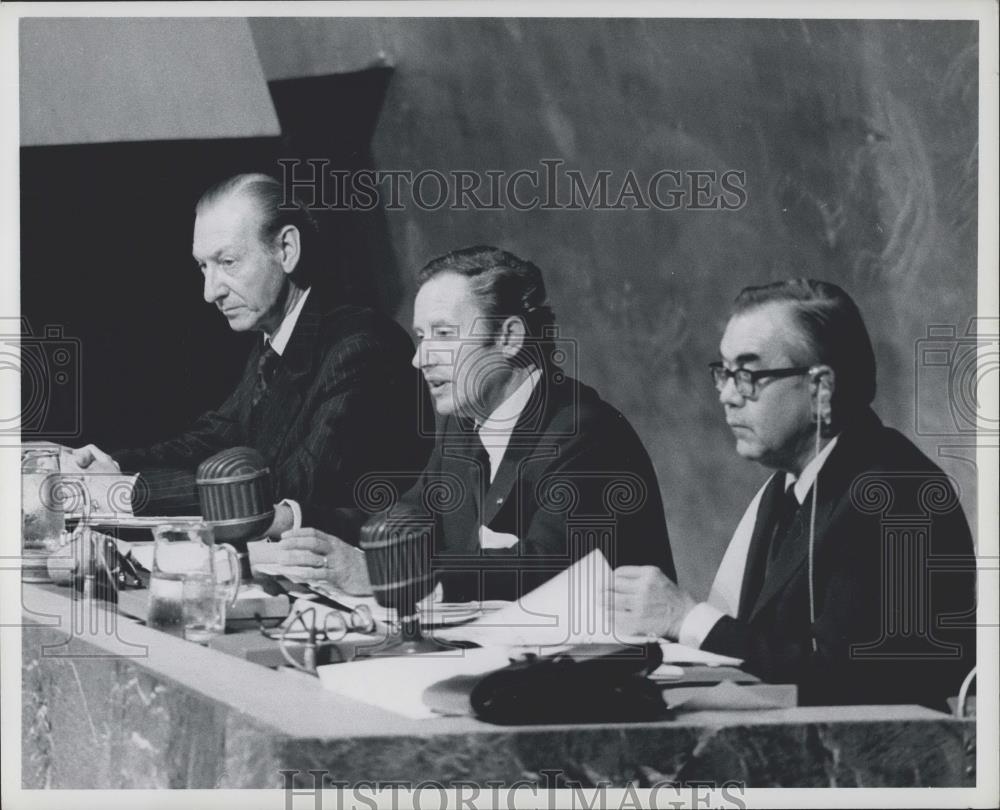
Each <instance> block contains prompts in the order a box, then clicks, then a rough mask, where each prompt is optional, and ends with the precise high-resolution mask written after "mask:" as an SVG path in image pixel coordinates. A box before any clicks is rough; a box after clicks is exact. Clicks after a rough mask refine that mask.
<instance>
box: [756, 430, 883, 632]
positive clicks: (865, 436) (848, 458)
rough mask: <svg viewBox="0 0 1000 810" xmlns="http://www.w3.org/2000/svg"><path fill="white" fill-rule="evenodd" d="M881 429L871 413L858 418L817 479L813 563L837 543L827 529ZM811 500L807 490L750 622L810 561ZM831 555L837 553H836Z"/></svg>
mask: <svg viewBox="0 0 1000 810" xmlns="http://www.w3.org/2000/svg"><path fill="white" fill-rule="evenodd" d="M880 425H881V423H880V422H879V421H878V417H876V416H875V414H874V413H872V412H871V411H868V412H867V413H866V414H863V415H861V416H859V417H858V418H857V419H856V420H855V423H854V424H853V425H852V426H851V427H850V428H849V429H848V430H846V431H844V433H842V434H841V437H840V438H839V439H838V440H837V446H836V447H834V448H833V451H832V452H831V453H830V457H829V458H828V459H827V460H826V462H825V463H824V464H823V467H822V469H821V470H820V472H819V475H818V476H817V479H816V483H815V484H814V487H818V492H819V500H818V501H817V503H816V535H815V547H814V549H813V557H814V559H817V560H818V559H819V558H820V556H821V555H822V554H825V553H826V552H827V551H828V546H829V545H830V544H831V543H832V542H834V541H835V540H836V538H834V537H831V536H829V535H828V534H827V529H828V528H829V526H830V525H831V523H832V519H833V516H834V511H835V510H836V508H837V506H838V505H839V504H840V503H842V501H843V500H844V497H845V495H846V494H847V493H848V492H849V490H850V486H851V483H852V481H853V479H854V477H855V475H856V474H857V472H858V471H859V470H860V469H862V468H863V466H864V458H865V453H866V450H867V447H868V444H869V436H870V435H871V433H872V431H873V430H874V429H877V427H879V426H880ZM812 498H813V491H812V490H810V492H809V493H808V494H807V496H806V499H805V502H804V503H803V504H802V507H801V508H800V509H799V511H798V513H797V514H796V516H795V522H794V523H793V524H792V528H791V529H790V531H789V536H788V537H786V538H785V542H784V544H783V545H782V547H781V552H780V553H779V555H778V557H777V558H775V560H774V561H773V562H772V564H771V566H770V570H769V571H768V572H767V577H766V578H765V580H764V586H763V588H762V589H761V592H760V596H759V597H758V598H757V600H756V603H755V604H754V606H753V610H752V612H751V614H750V618H753V617H754V616H756V615H757V614H758V613H759V612H760V610H761V609H762V608H763V607H764V606H765V605H766V604H767V603H768V602H769V601H770V600H772V599H774V598H775V597H776V596H778V595H779V594H781V593H782V592H783V591H784V590H785V586H786V585H787V584H788V582H789V581H790V580H791V579H792V578H793V577H794V576H796V574H797V573H798V572H799V570H800V569H802V568H803V567H804V566H805V564H806V561H807V560H808V558H809V523H810V517H811V514H810V513H811V510H812ZM833 551H834V552H836V549H833ZM741 603H742V599H741ZM741 607H742V604H741ZM741 615H742V614H741Z"/></svg>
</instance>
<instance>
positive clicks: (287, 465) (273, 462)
mask: <svg viewBox="0 0 1000 810" xmlns="http://www.w3.org/2000/svg"><path fill="white" fill-rule="evenodd" d="M262 350H263V340H261V341H260V342H259V343H258V344H256V346H255V347H254V349H253V350H252V351H251V352H250V356H249V358H248V359H247V363H246V368H245V369H244V373H243V377H242V379H241V380H240V383H239V384H238V385H237V387H236V389H235V390H234V391H233V393H232V394H231V395H230V396H229V398H228V399H226V401H225V402H223V403H222V405H221V406H220V407H219V408H218V409H217V410H213V411H209V412H207V413H205V414H203V415H202V416H201V417H200V418H199V419H198V420H197V422H196V423H195V424H194V425H193V426H192V428H191V429H190V430H188V431H187V432H186V433H183V434H181V435H179V436H177V437H175V438H172V439H169V440H168V441H164V442H161V443H160V444H156V445H153V446H152V447H148V448H144V449H138V450H125V451H121V452H118V453H115V454H114V457H115V459H116V460H117V461H118V463H119V465H120V466H121V468H122V469H123V470H131V471H139V472H142V473H143V475H142V480H143V481H144V483H145V485H146V492H145V493H143V492H139V493H138V494H137V496H136V497H137V498H138V499H140V500H141V499H142V498H143V497H144V496H148V502H147V503H146V504H145V505H144V506H143V508H142V510H141V511H144V512H146V513H149V514H185V513H187V514H197V513H198V512H199V505H198V498H197V492H196V489H195V484H194V472H195V470H196V469H197V466H198V464H199V463H200V462H202V461H203V460H204V459H206V458H207V457H209V456H211V455H212V454H213V453H216V452H218V451H219V450H223V449H225V448H228V447H235V446H244V445H245V446H250V447H253V448H255V449H257V450H258V451H259V452H260V453H261V454H262V455H263V457H264V459H265V460H266V461H267V463H268V464H269V466H270V468H271V474H272V478H273V483H274V489H275V493H274V494H275V498H276V499H280V498H291V499H294V500H296V501H298V503H299V504H300V505H301V507H302V513H303V514H302V519H303V524H304V525H306V526H315V527H317V528H320V529H323V530H325V531H328V532H331V533H333V534H342V533H348V534H349V533H350V532H351V528H352V527H353V529H354V530H356V525H357V523H359V522H360V521H358V520H357V515H356V513H355V511H354V507H355V505H356V504H355V497H354V487H355V484H356V483H357V481H358V480H359V479H360V478H361V477H362V476H364V475H365V474H366V473H369V472H371V471H385V470H395V471H398V470H413V471H419V470H420V469H421V468H422V467H423V465H424V463H425V462H426V459H427V456H428V454H429V452H430V447H431V441H430V438H429V437H428V438H426V439H425V438H422V437H421V431H420V430H419V426H418V417H419V415H420V413H421V412H426V411H427V410H428V408H429V406H428V405H424V406H423V407H421V398H426V396H427V394H426V389H425V388H424V385H423V381H422V380H420V378H419V375H418V374H417V372H416V371H415V370H414V369H413V368H411V367H410V359H411V357H412V354H413V345H412V343H411V342H410V339H409V337H408V336H407V335H406V333H405V332H404V331H403V330H402V328H400V327H399V326H398V325H397V324H396V323H395V322H394V321H392V320H391V319H389V318H387V317H385V316H383V315H380V314H379V313H377V312H375V311H373V310H370V309H364V308H360V307H355V306H350V305H337V304H335V303H331V301H330V297H328V296H327V295H325V294H324V292H323V290H321V289H318V288H317V287H313V290H312V292H311V293H310V295H309V298H308V299H307V300H306V304H305V306H304V307H303V310H302V312H301V314H300V316H299V320H298V321H297V323H296V325H295V329H294V331H293V332H292V335H291V338H290V340H289V341H288V345H287V346H286V348H285V352H284V354H283V355H282V357H281V359H280V363H279V365H278V368H277V371H276V373H275V376H274V378H273V380H272V381H271V383H270V385H269V387H268V390H267V393H266V395H265V397H264V398H263V399H262V400H261V402H260V403H259V404H258V406H257V408H256V409H255V410H254V412H253V413H251V407H250V403H251V397H252V395H253V390H254V385H255V381H256V374H257V361H258V358H259V357H260V353H261V351H262Z"/></svg>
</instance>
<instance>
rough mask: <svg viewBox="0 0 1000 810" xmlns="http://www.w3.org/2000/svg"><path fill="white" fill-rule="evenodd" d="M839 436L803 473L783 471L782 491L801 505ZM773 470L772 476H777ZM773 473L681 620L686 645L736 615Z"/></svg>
mask: <svg viewBox="0 0 1000 810" xmlns="http://www.w3.org/2000/svg"><path fill="white" fill-rule="evenodd" d="M838 438H839V437H838V436H834V437H833V439H831V440H830V442H829V443H828V444H827V445H826V447H824V448H823V449H822V450H820V452H819V454H818V455H816V456H815V457H814V458H813V459H812V460H811V461H810V462H809V463H808V464H807V465H806V466H805V469H804V470H802V475H800V476H798V477H797V478H796V476H795V475H794V473H788V472H786V473H785V492H787V491H788V488H789V487H790V486H794V487H795V498H796V500H797V501H798V502H799V505H800V506H801V505H802V504H803V503H805V499H806V496H807V495H808V494H809V490H810V489H812V486H813V483H814V482H815V481H816V476H818V475H819V471H820V470H821V469H822V468H823V464H824V463H825V462H826V460H827V458H828V457H829V455H830V453H831V452H832V451H833V448H834V445H836V444H837V439H838ZM780 474H781V473H775V474H774V475H780ZM773 479H774V476H771V478H768V479H767V481H765V482H764V485H763V486H762V487H761V488H760V489H759V490H757V494H756V495H754V497H753V500H752V501H750V505H749V506H748V507H747V510H746V512H744V513H743V517H742V518H740V522H739V523H738V524H737V525H736V531H734V532H733V537H732V539H731V540H730V541H729V545H728V546H727V547H726V553H725V555H723V557H722V562H721V563H719V570H718V571H717V572H716V574H715V580H714V581H713V582H712V590H711V591H709V594H708V601H706V602H699V603H698V604H697V605H695V606H694V607H693V608H692V609H691V611H690V612H689V613H688V615H687V616H685V617H684V621H683V622H682V623H681V629H680V633H679V635H678V639H677V640H678V641H679V642H680V643H681V644H685V645H687V646H689V647H700V646H701V645H702V642H703V641H704V640H705V637H706V636H707V635H708V634H709V633H710V632H711V630H712V628H713V627H715V623H716V622H717V621H719V619H721V618H722V617H723V616H732V617H733V618H735V617H736V614H737V612H738V611H739V606H740V592H741V591H742V589H743V572H744V571H745V570H746V566H747V555H748V554H749V552H750V539H751V537H752V536H753V527H754V525H755V524H756V522H757V510H758V509H759V508H760V499H761V497H762V496H763V494H764V490H765V489H767V486H768V484H770V483H771V481H772V480H773Z"/></svg>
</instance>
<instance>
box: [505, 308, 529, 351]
mask: <svg viewBox="0 0 1000 810" xmlns="http://www.w3.org/2000/svg"><path fill="white" fill-rule="evenodd" d="M527 335H528V330H527V328H526V327H525V325H524V321H523V320H522V319H521V318H519V317H517V316H516V315H511V316H510V317H508V318H505V319H504V322H503V323H502V324H501V325H500V334H499V335H498V336H497V344H498V345H499V346H500V350H501V351H502V352H503V353H504V356H505V357H514V356H515V355H516V354H517V353H518V352H519V351H521V347H522V346H524V341H525V338H526V337H527Z"/></svg>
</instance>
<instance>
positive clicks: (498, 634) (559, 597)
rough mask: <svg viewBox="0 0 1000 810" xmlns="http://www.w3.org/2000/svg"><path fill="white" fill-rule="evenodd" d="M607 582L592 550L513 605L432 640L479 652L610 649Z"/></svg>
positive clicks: (600, 558) (606, 571)
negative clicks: (456, 643) (584, 647)
mask: <svg viewBox="0 0 1000 810" xmlns="http://www.w3.org/2000/svg"><path fill="white" fill-rule="evenodd" d="M611 578H612V575H611V566H609V565H608V561H607V560H606V559H605V558H604V555H603V554H602V553H601V552H600V550H598V549H595V550H594V551H592V552H591V553H590V554H588V555H587V556H586V557H584V558H583V559H581V560H578V561H577V562H576V563H575V564H573V565H572V566H570V567H569V568H567V569H566V570H565V571H561V572H560V573H559V574H557V575H556V576H554V577H553V578H552V579H550V580H548V581H547V582H545V583H543V584H542V585H541V586H539V587H538V588H536V589H535V590H533V591H532V592H531V593H529V594H525V595H524V596H522V597H521V599H520V600H519V601H517V602H510V603H508V604H507V605H506V606H505V607H503V608H501V609H500V610H496V611H494V612H492V613H489V614H487V615H484V616H483V617H482V618H480V619H477V620H475V621H473V622H469V623H468V624H465V625H462V626H461V627H454V628H448V629H446V630H437V631H435V632H434V634H433V635H434V637H435V638H440V639H443V640H446V641H471V642H474V643H476V644H479V645H481V646H483V647H486V646H501V647H546V646H550V645H563V644H614V643H616V642H617V639H615V637H614V632H613V627H612V617H611V611H610V606H609V604H608V601H607V599H606V598H605V591H606V590H607V589H608V588H610V586H611Z"/></svg>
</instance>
